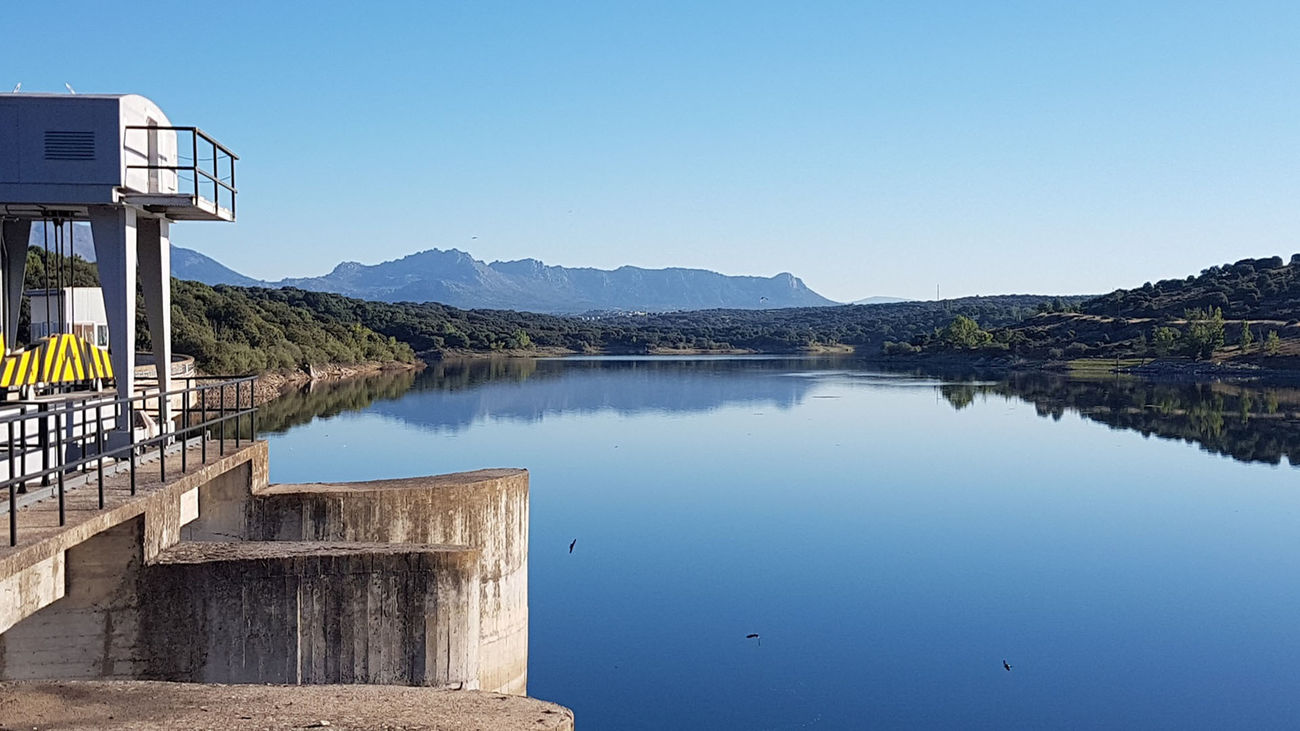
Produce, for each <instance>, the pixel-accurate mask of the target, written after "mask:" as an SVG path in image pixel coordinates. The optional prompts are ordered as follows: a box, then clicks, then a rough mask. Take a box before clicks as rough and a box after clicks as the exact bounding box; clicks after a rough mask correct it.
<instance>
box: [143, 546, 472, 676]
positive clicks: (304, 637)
mask: <svg viewBox="0 0 1300 731" xmlns="http://www.w3.org/2000/svg"><path fill="white" fill-rule="evenodd" d="M478 578H479V552H478V551H477V550H474V549H469V548H465V547H462V546H429V545H416V544H402V543H357V542H347V543H320V542H312V543H302V542H288V541H271V542H239V543H181V544H179V545H177V546H176V547H174V548H172V549H171V550H169V551H166V552H164V553H162V554H159V556H158V559H157V562H156V563H154V564H153V565H151V566H148V567H147V568H146V569H145V574H144V581H143V583H142V586H141V592H140V593H141V594H143V595H144V596H145V597H159V598H161V599H160V600H156V601H149V600H146V601H148V603H149V610H148V611H147V612H145V613H144V635H143V636H144V637H145V638H146V641H147V647H146V651H145V653H144V655H145V657H146V658H147V665H146V668H145V670H144V672H143V677H148V678H157V679H164V680H177V681H187V682H204V683H268V682H269V683H303V684H321V683H378V684H405V685H428V686H434V687H442V688H453V687H454V688H467V689H475V688H477V687H478V662H479V647H478V637H479V627H478V623H479V605H478V602H479V590H478V585H479V581H478Z"/></svg>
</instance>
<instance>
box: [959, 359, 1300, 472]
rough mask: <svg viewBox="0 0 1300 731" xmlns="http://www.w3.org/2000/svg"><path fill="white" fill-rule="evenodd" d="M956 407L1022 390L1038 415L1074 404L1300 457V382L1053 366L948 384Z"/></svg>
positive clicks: (1240, 453) (1262, 453) (1242, 454)
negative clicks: (1163, 377) (1089, 376)
mask: <svg viewBox="0 0 1300 731" xmlns="http://www.w3.org/2000/svg"><path fill="white" fill-rule="evenodd" d="M940 393H942V395H943V397H944V398H945V399H947V400H948V402H949V403H951V404H952V405H953V407H954V408H956V409H961V408H964V407H966V406H967V405H969V404H970V403H971V401H972V400H973V399H974V397H975V394H977V393H984V394H996V395H1000V396H1003V397H1006V398H1019V399H1022V400H1024V401H1027V402H1029V403H1032V404H1033V405H1034V408H1035V411H1036V412H1037V413H1038V415H1039V416H1043V417H1048V418H1052V419H1060V418H1061V416H1062V415H1064V414H1065V413H1066V412H1067V411H1072V412H1075V413H1078V414H1080V415H1082V416H1084V417H1085V418H1088V419H1092V420H1094V421H1098V422H1101V423H1103V424H1107V425H1109V426H1111V427H1112V428H1116V429H1129V430H1132V431H1136V432H1139V433H1141V434H1142V435H1143V436H1155V437H1158V438H1162V439H1181V440H1183V441H1186V442H1189V443H1195V444H1198V445H1200V446H1201V447H1202V448H1203V449H1205V450H1207V451H1209V452H1213V453H1216V454H1223V455H1227V456H1230V457H1232V458H1234V459H1237V460H1240V461H1243V462H1267V463H1269V464H1280V463H1281V461H1282V458H1283V457H1285V458H1286V459H1287V461H1288V462H1289V463H1291V464H1293V465H1300V389H1297V388H1292V387H1261V386H1253V385H1240V384H1224V383H1195V384H1188V383H1151V382H1147V381H1141V380H1137V379H1127V378H1124V379H1115V380H1107V381H1095V380H1070V379H1067V378H1064V377H1056V376H1050V375H1046V374H1015V375H1012V376H1009V377H1007V376H1003V378H1002V380H1001V382H998V383H994V384H991V385H990V384H982V385H972V384H961V385H944V386H941V387H940Z"/></svg>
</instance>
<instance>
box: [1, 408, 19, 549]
mask: <svg viewBox="0 0 1300 731" xmlns="http://www.w3.org/2000/svg"><path fill="white" fill-rule="evenodd" d="M20 416H21V412H20ZM5 426H6V427H7V429H6V431H7V432H8V437H9V545H11V546H16V545H18V490H17V485H15V484H14V423H13V422H12V421H11V422H9V423H7V424H5Z"/></svg>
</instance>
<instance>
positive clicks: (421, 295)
mask: <svg viewBox="0 0 1300 731" xmlns="http://www.w3.org/2000/svg"><path fill="white" fill-rule="evenodd" d="M72 238H73V250H74V251H75V252H76V253H77V254H79V255H80V256H82V257H84V258H85V259H87V260H90V261H93V260H94V258H95V250H94V246H93V244H92V242H91V236H90V227H89V226H86V225H78V226H74V227H73V236H72ZM43 242H44V232H43V231H42V230H41V228H40V227H39V225H38V226H36V227H33V230H32V239H31V243H32V244H33V245H35V246H41V245H43ZM172 275H173V276H175V277H177V278H179V279H189V280H193V281H198V282H203V283H204V284H210V285H216V284H231V285H238V286H243V287H268V288H278V287H297V288H299V289H306V290H313V291H318V292H334V293H336V294H342V295H347V296H349V297H357V298H360V299H366V300H378V301H381V302H439V303H442V304H446V305H451V306H453V307H460V308H462V309H498V310H518V311H523V312H543V313H553V314H574V313H581V312H590V311H621V312H671V311H676V310H706V309H751V310H758V309H776V308H785V307H823V306H831V305H837V304H840V303H838V302H835V301H832V300H830V299H828V298H826V297H823V296H821V295H820V294H817V293H816V292H814V291H813V290H811V289H809V288H808V287H807V286H806V285H805V284H804V283H803V281H802V280H800V279H799V278H798V277H796V276H794V275H793V274H789V273H785V272H783V273H781V274H777V275H776V276H773V277H748V276H728V275H725V274H719V273H717V272H713V271H709V270H706V269H682V268H669V269H642V268H640V267H633V266H624V267H619V268H618V269H613V270H606V269H591V268H586V267H581V268H570V267H562V266H548V265H546V264H545V263H543V262H541V261H538V260H536V259H520V260H517V261H494V262H492V263H490V264H487V263H484V262H483V261H481V260H479V259H475V258H474V257H472V256H471V255H470V254H468V253H466V252H463V251H459V250H457V249H450V250H447V251H443V250H439V249H429V250H428V251H421V252H417V253H415V254H410V255H408V256H404V257H402V258H401V259H396V260H394V261H386V262H382V263H379V264H369V265H368V264H360V263H357V262H352V261H348V262H343V263H341V264H339V265H338V266H336V267H334V270H333V271H331V272H330V273H329V274H326V275H324V276H320V277H299V278H288V279H281V280H279V281H265V280H260V279H255V278H253V277H249V276H246V275H244V274H241V273H239V272H237V271H235V270H233V269H231V268H230V267H227V266H225V265H223V264H222V263H220V262H218V261H217V260H215V259H213V258H212V257H209V256H206V255H204V254H201V253H199V252H197V251H194V250H192V249H186V248H184V247H181V246H172ZM901 301H903V300H899V299H896V298H892V297H872V298H869V299H867V300H861V301H860V302H858V303H855V304H879V303H885V302H901Z"/></svg>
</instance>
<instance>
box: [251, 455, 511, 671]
mask: <svg viewBox="0 0 1300 731" xmlns="http://www.w3.org/2000/svg"><path fill="white" fill-rule="evenodd" d="M246 521H247V522H246V525H245V526H244V528H245V530H244V533H245V534H246V537H247V538H249V539H251V540H259V541H361V542H381V543H408V544H430V545H447V544H450V545H459V546H468V547H471V548H474V549H477V550H478V551H479V552H480V564H479V586H480V597H479V610H480V613H481V614H480V618H479V631H480V643H479V661H478V667H479V676H478V680H479V687H480V688H483V689H484V690H496V691H501V692H506V693H519V694H523V693H525V692H526V691H527V671H528V472H527V470H522V469H488V470H477V471H474V472H461V473H455V474H449V475H435V476H432V477H414V478H409V479H398V480H375V481H370V482H349V483H311V484H302V485H270V486H268V487H266V488H264V489H262V490H258V491H256V492H255V493H254V495H253V500H252V502H251V504H250V506H249V510H248V511H247V516H246Z"/></svg>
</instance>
